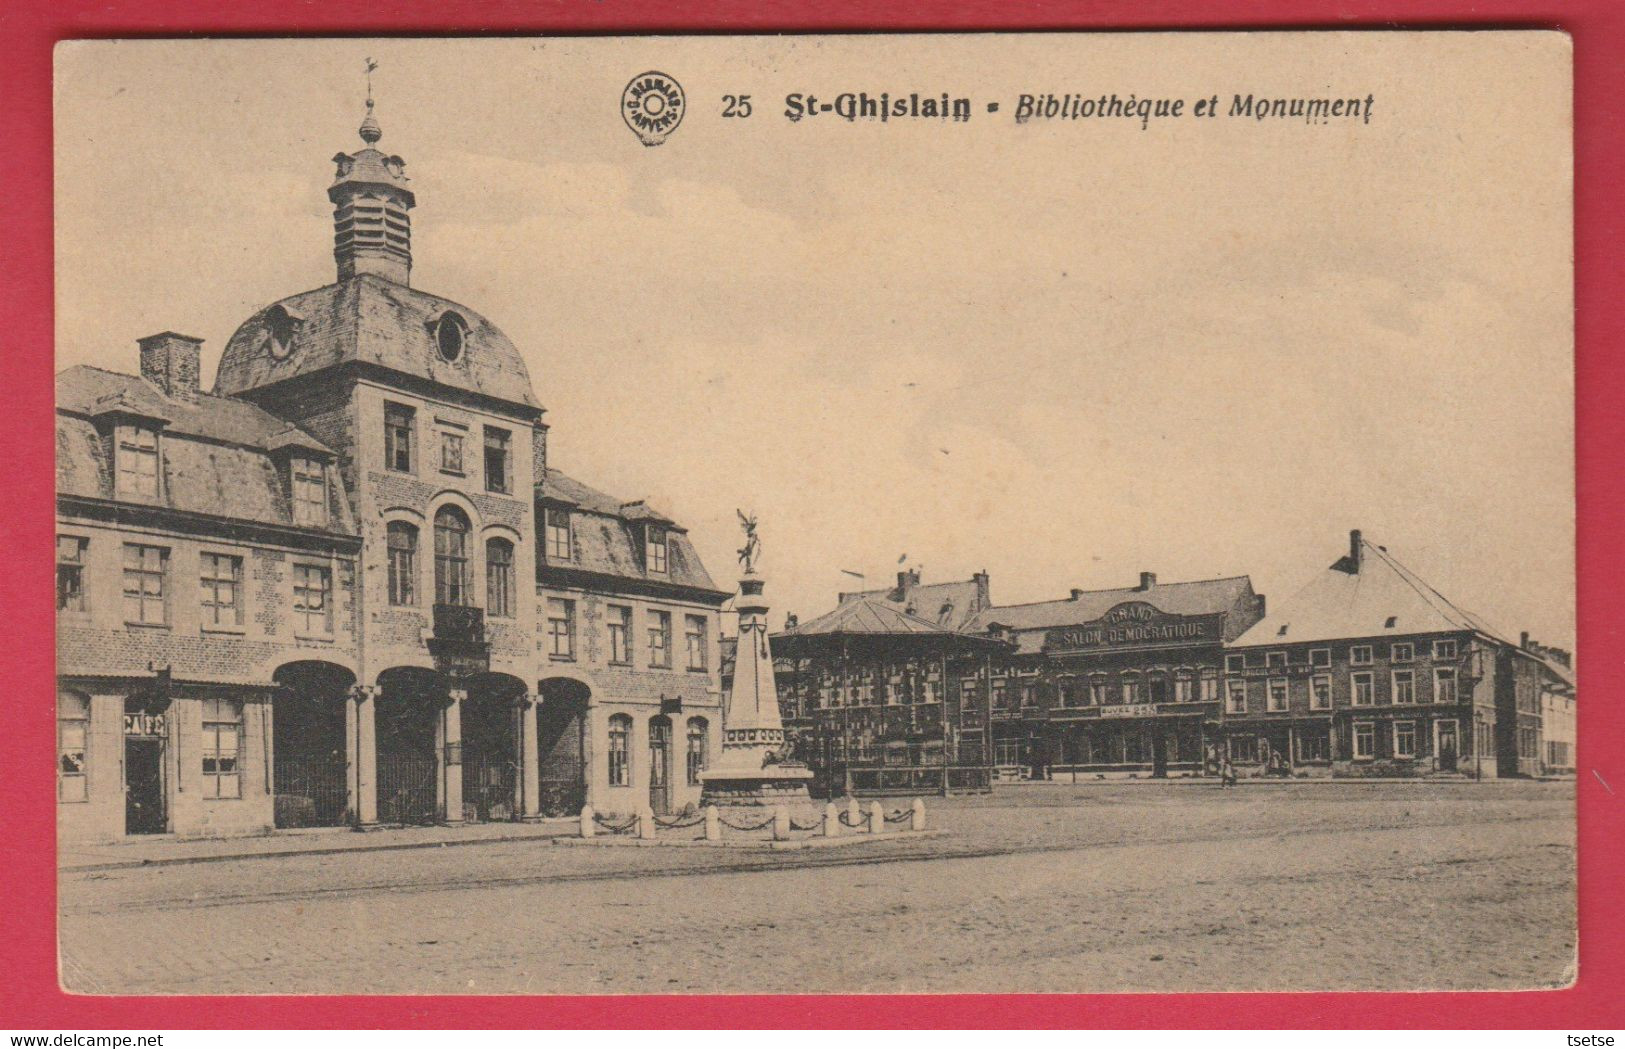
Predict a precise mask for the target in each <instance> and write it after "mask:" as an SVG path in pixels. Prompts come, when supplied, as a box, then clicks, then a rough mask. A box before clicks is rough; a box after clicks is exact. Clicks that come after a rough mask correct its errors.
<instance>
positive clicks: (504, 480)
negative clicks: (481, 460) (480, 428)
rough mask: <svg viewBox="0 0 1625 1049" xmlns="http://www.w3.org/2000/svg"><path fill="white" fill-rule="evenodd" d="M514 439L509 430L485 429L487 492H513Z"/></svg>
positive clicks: (488, 427) (491, 427)
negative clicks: (511, 462)
mask: <svg viewBox="0 0 1625 1049" xmlns="http://www.w3.org/2000/svg"><path fill="white" fill-rule="evenodd" d="M511 443H512V438H511V437H510V436H509V435H508V431H507V430H499V429H497V428H496V427H494V426H487V427H486V428H485V490H486V491H487V492H500V493H502V494H504V495H505V494H507V493H508V492H510V491H512V485H513V480H512V478H511V477H510V474H511V473H512V472H513V471H512V470H511V469H510V465H509V464H510V458H509V451H508V448H509V445H510V444H511Z"/></svg>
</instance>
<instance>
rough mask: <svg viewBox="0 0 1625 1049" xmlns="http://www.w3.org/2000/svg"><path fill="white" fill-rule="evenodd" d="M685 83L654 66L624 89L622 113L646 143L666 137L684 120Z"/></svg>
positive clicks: (660, 140)
mask: <svg viewBox="0 0 1625 1049" xmlns="http://www.w3.org/2000/svg"><path fill="white" fill-rule="evenodd" d="M685 108H687V106H686V103H685V102H684V99H683V85H681V84H679V83H678V82H677V81H676V80H675V79H673V78H672V77H670V76H667V75H666V74H665V73H660V72H657V71H655V70H650V71H649V72H647V73H639V74H638V75H637V76H635V77H633V78H632V81H631V83H629V84H627V85H626V90H625V91H623V92H621V116H622V117H623V118H624V119H625V120H626V126H627V127H629V128H631V129H632V133H633V134H635V135H637V136H638V141H639V142H642V143H643V144H644V145H645V146H658V145H660V143H662V142H664V141H666V138H667V136H669V135H670V134H671V133H672V132H673V131H676V130H677V125H678V124H681V123H682V122H683V110H684V109H685Z"/></svg>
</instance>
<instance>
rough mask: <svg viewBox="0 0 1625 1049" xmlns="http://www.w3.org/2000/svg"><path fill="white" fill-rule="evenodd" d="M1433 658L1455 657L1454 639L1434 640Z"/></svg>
mask: <svg viewBox="0 0 1625 1049" xmlns="http://www.w3.org/2000/svg"><path fill="white" fill-rule="evenodd" d="M1433 658H1434V659H1455V658H1456V643H1455V641H1453V640H1444V641H1435V642H1433Z"/></svg>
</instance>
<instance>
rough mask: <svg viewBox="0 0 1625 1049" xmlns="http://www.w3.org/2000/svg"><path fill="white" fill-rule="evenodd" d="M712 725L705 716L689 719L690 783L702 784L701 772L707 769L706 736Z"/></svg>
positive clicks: (693, 785)
mask: <svg viewBox="0 0 1625 1049" xmlns="http://www.w3.org/2000/svg"><path fill="white" fill-rule="evenodd" d="M709 733H710V725H708V724H707V723H706V720H705V719H704V718H689V719H688V785H689V786H691V787H697V786H699V785H700V773H702V772H704V771H705V752H706V737H707V736H708V735H709Z"/></svg>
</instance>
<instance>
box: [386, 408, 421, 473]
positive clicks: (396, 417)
mask: <svg viewBox="0 0 1625 1049" xmlns="http://www.w3.org/2000/svg"><path fill="white" fill-rule="evenodd" d="M416 418H417V412H415V411H413V410H412V409H411V408H408V407H407V406H406V405H404V404H389V403H387V402H386V403H385V404H384V467H385V469H389V470H395V471H398V472H400V473H406V474H409V473H411V472H412V443H413V442H412V435H413V433H414V431H415V429H416V426H415V420H416Z"/></svg>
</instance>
